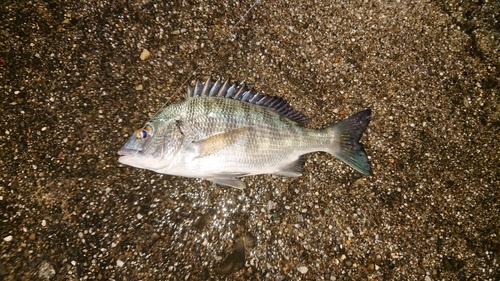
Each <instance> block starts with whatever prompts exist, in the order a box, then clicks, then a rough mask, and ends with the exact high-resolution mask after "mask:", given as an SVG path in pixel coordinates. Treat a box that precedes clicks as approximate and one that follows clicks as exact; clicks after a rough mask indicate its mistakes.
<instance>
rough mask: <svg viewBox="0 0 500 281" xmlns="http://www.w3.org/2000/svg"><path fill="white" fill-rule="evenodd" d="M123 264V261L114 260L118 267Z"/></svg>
mask: <svg viewBox="0 0 500 281" xmlns="http://www.w3.org/2000/svg"><path fill="white" fill-rule="evenodd" d="M124 264H125V263H124V262H122V261H121V260H117V261H116V266H118V267H122V266H123V265H124Z"/></svg>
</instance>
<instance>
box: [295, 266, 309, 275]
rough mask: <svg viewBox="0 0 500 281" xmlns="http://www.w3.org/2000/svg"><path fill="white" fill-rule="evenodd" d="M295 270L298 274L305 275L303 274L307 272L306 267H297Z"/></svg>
mask: <svg viewBox="0 0 500 281" xmlns="http://www.w3.org/2000/svg"><path fill="white" fill-rule="evenodd" d="M297 270H298V271H299V272H300V273H303V274H305V273H307V271H308V270H309V269H307V266H299V267H298V268H297Z"/></svg>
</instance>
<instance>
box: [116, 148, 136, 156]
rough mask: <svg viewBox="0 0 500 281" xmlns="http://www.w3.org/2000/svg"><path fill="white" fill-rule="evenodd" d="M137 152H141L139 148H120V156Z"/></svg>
mask: <svg viewBox="0 0 500 281" xmlns="http://www.w3.org/2000/svg"><path fill="white" fill-rule="evenodd" d="M137 153H139V150H135V149H127V148H120V150H118V155H120V156H129V155H133V154H137Z"/></svg>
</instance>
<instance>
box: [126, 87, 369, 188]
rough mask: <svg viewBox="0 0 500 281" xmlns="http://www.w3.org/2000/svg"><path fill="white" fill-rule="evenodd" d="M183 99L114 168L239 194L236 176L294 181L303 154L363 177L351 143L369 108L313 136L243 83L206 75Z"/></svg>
mask: <svg viewBox="0 0 500 281" xmlns="http://www.w3.org/2000/svg"><path fill="white" fill-rule="evenodd" d="M187 93H188V95H187V97H186V99H185V100H184V101H182V102H180V103H177V104H173V105H170V106H167V107H165V108H164V109H163V110H162V111H161V112H160V113H159V114H158V115H157V116H155V117H154V118H153V119H151V120H150V121H149V122H147V124H146V126H144V127H142V128H139V129H138V130H137V131H136V133H135V134H133V135H132V136H130V138H129V139H128V141H127V142H126V143H125V145H124V146H123V147H122V148H121V149H120V150H119V151H118V154H119V155H121V157H120V158H119V162H120V163H123V164H126V165H130V166H133V167H138V168H143V169H149V170H153V171H156V172H158V173H164V174H170V175H176V176H185V177H197V178H204V179H207V180H210V181H212V182H215V183H218V184H221V185H227V186H232V187H236V188H244V187H245V184H244V183H243V182H242V181H241V180H239V179H237V177H241V176H249V175H258V174H278V175H284V176H300V175H301V174H302V172H303V167H302V165H303V162H304V155H305V154H308V153H311V152H315V151H324V152H328V153H330V154H332V155H334V156H336V157H337V158H339V159H341V160H342V161H344V162H345V163H347V164H349V165H350V166H351V167H353V168H354V169H356V170H358V171H359V172H361V173H364V174H370V166H369V163H368V158H367V156H366V153H365V152H364V149H363V146H362V145H361V144H360V143H359V139H360V138H361V135H362V134H363V132H364V131H365V130H366V128H367V126H368V124H369V122H370V114H371V110H370V109H369V108H368V109H365V110H363V111H361V112H359V113H357V114H355V115H353V116H351V117H349V118H347V119H345V120H343V121H341V122H339V123H338V124H334V125H330V126H328V127H326V128H323V129H320V130H315V129H310V128H307V127H305V126H303V125H305V124H306V123H307V121H308V120H309V119H308V118H307V117H306V116H305V115H303V114H302V113H300V112H299V111H297V110H295V109H293V108H292V107H291V106H290V104H288V103H287V102H286V101H285V100H283V99H281V98H279V97H273V96H266V95H263V94H262V93H259V92H257V91H255V90H254V89H247V88H246V86H245V85H244V84H239V85H238V84H232V85H231V84H230V82H229V80H226V81H225V82H224V83H223V82H222V81H221V79H220V78H219V79H218V80H216V81H213V80H212V78H211V77H210V78H209V79H208V80H207V81H206V82H205V83H202V82H201V81H199V80H198V81H197V82H196V85H195V87H194V88H192V87H188V91H187Z"/></svg>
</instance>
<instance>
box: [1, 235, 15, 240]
mask: <svg viewBox="0 0 500 281" xmlns="http://www.w3.org/2000/svg"><path fill="white" fill-rule="evenodd" d="M12 239H13V237H12V235H9V236H5V237H4V238H3V241H5V242H10V241H12Z"/></svg>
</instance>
